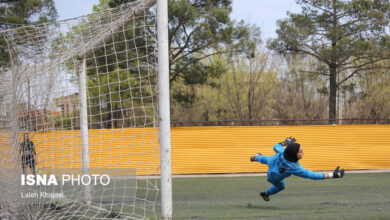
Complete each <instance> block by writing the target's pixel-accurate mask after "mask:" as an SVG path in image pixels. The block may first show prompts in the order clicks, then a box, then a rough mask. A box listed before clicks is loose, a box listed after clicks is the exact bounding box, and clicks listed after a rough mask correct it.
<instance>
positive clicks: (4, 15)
mask: <svg viewBox="0 0 390 220" xmlns="http://www.w3.org/2000/svg"><path fill="white" fill-rule="evenodd" d="M57 16H58V15H57V10H56V8H55V6H54V1H53V0H17V1H8V2H1V3H0V22H1V23H0V31H1V30H6V29H9V28H14V27H16V25H15V24H25V25H28V24H31V23H43V22H50V21H55V20H56V18H57ZM9 66H10V60H9V54H8V49H7V45H6V42H5V40H4V38H3V37H1V38H0V67H9Z"/></svg>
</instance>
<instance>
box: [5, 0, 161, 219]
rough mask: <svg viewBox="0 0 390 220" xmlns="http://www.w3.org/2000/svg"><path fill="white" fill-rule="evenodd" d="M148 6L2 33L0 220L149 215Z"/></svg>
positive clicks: (153, 73)
mask: <svg viewBox="0 0 390 220" xmlns="http://www.w3.org/2000/svg"><path fill="white" fill-rule="evenodd" d="M154 4H155V1H153V0H139V1H135V2H132V3H128V4H125V5H122V6H121V7H118V8H115V9H109V10H105V11H102V12H99V13H95V14H91V15H86V16H82V17H79V18H75V19H69V20H66V21H60V22H55V23H45V24H37V25H31V26H22V27H18V28H14V29H10V30H6V31H3V32H1V37H3V38H4V39H5V40H6V42H7V46H8V49H9V53H10V57H11V62H12V63H11V65H10V66H11V67H10V68H9V69H3V70H1V72H0V219H1V218H5V219H6V218H8V219H107V218H123V219H155V218H156V201H157V197H158V194H159V189H158V182H157V179H156V178H152V177H154V176H156V175H157V174H158V173H159V172H160V171H159V163H160V161H159V160H160V153H159V145H158V115H157V96H156V85H157V67H156V62H157V57H156V56H157V55H156V54H157V53H156V50H157V38H156V37H157V33H156V32H157V31H156V29H157V28H156V10H155V8H154V7H155V6H154ZM22 174H23V175H22ZM53 178H54V179H53Z"/></svg>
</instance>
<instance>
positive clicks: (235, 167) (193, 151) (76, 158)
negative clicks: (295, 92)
mask: <svg viewBox="0 0 390 220" xmlns="http://www.w3.org/2000/svg"><path fill="white" fill-rule="evenodd" d="M89 132H90V139H89V144H90V147H89V148H90V155H91V156H90V161H91V165H90V166H91V168H95V167H107V168H115V167H120V168H134V169H137V173H138V174H139V175H145V174H153V173H156V169H157V167H158V164H159V157H160V156H159V149H158V148H159V147H158V144H157V140H158V139H157V137H156V136H155V130H154V129H153V128H137V129H131V128H127V129H114V130H108V129H101V130H97V129H96V130H90V131H89ZM171 135H172V173H173V174H195V173H245V172H265V171H266V170H267V167H266V166H265V165H262V164H260V163H251V162H249V157H250V156H251V155H253V154H254V153H257V152H261V153H263V154H265V155H272V154H274V151H273V145H274V144H276V143H278V142H281V141H282V140H283V139H284V138H286V137H289V136H293V137H295V138H296V139H297V140H298V142H299V143H300V144H301V145H302V147H303V149H304V157H303V159H302V160H301V162H300V163H301V165H302V166H303V167H305V168H306V169H310V170H331V169H333V168H335V167H336V166H337V165H340V166H342V167H343V168H345V169H348V170H354V169H383V168H387V169H388V168H390V125H321V126H262V127H177V128H172V132H171ZM134 137H137V138H134ZM34 142H35V143H38V144H37V150H38V152H39V159H38V160H39V162H40V165H39V166H43V167H53V168H54V167H64V168H76V167H80V166H81V145H80V142H81V141H80V134H79V132H78V131H77V132H76V131H73V132H72V131H53V132H47V133H41V134H39V133H38V134H35V135H34Z"/></svg>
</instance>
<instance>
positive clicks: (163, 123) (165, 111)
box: [157, 0, 172, 220]
mask: <svg viewBox="0 0 390 220" xmlns="http://www.w3.org/2000/svg"><path fill="white" fill-rule="evenodd" d="M157 33H158V35H157V37H158V69H159V71H158V76H159V80H158V83H159V84H158V89H159V115H160V148H161V150H160V154H161V161H160V164H161V165H160V166H161V215H162V219H164V220H165V219H172V172H171V132H170V131H171V130H170V129H171V124H170V122H171V119H170V101H169V51H168V50H169V49H168V48H169V47H168V43H169V42H168V0H157Z"/></svg>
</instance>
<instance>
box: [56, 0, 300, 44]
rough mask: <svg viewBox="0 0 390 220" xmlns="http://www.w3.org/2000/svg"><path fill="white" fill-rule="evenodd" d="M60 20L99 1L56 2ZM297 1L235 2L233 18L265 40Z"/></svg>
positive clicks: (70, 16)
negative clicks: (254, 28)
mask: <svg viewBox="0 0 390 220" xmlns="http://www.w3.org/2000/svg"><path fill="white" fill-rule="evenodd" d="M54 2H55V4H56V8H57V12H58V14H59V20H64V19H68V18H74V17H79V16H81V15H85V14H89V13H91V12H92V7H93V5H94V4H97V3H98V2H99V0H54ZM299 9H300V8H299V6H297V5H296V4H295V0H233V12H232V14H231V18H232V19H235V20H244V21H245V22H247V23H251V24H256V25H257V26H259V27H260V28H261V31H262V33H263V38H269V37H275V29H276V21H277V20H278V19H282V18H285V17H286V12H287V11H292V12H298V11H299Z"/></svg>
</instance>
